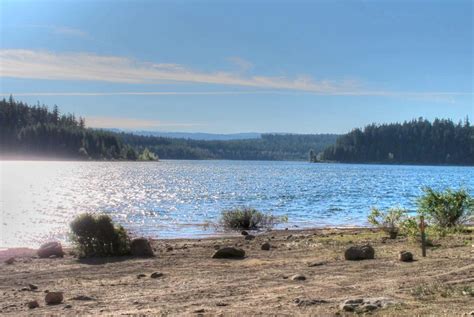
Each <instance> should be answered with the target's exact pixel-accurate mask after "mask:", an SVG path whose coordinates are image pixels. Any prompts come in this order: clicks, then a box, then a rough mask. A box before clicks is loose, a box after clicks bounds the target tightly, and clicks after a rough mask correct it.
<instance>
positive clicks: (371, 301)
mask: <svg viewBox="0 0 474 317" xmlns="http://www.w3.org/2000/svg"><path fill="white" fill-rule="evenodd" d="M395 304H396V302H395V301H394V300H392V299H389V298H385V297H378V298H356V299H348V300H345V301H344V302H342V303H341V305H340V306H339V308H340V309H341V310H343V311H348V312H356V313H366V312H371V311H374V310H376V309H379V308H386V307H388V306H391V305H395Z"/></svg>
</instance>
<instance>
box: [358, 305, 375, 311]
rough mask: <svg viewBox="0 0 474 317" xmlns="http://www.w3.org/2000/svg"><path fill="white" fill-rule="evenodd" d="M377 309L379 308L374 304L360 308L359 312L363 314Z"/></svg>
mask: <svg viewBox="0 0 474 317" xmlns="http://www.w3.org/2000/svg"><path fill="white" fill-rule="evenodd" d="M377 308H379V306H377V305H374V304H366V305H363V306H362V307H361V310H362V311H364V312H369V311H373V310H376V309H377Z"/></svg>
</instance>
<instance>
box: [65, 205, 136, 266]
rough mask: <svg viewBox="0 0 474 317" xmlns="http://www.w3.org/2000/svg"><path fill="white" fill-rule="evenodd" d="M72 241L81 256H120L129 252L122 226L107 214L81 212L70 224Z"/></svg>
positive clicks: (128, 243)
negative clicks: (117, 224) (114, 222)
mask: <svg viewBox="0 0 474 317" xmlns="http://www.w3.org/2000/svg"><path fill="white" fill-rule="evenodd" d="M70 227H71V231H72V241H73V242H74V243H75V245H76V248H77V249H78V252H79V255H80V256H82V257H91V256H121V255H126V254H128V253H129V252H130V239H129V237H128V234H127V232H126V231H125V229H124V228H123V227H122V226H115V225H114V224H113V222H112V219H111V218H110V217H109V216H107V215H97V216H94V215H92V214H88V213H86V214H81V215H79V216H77V217H76V218H75V219H74V220H73V221H72V222H71V224H70Z"/></svg>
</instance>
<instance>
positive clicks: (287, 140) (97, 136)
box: [0, 97, 337, 160]
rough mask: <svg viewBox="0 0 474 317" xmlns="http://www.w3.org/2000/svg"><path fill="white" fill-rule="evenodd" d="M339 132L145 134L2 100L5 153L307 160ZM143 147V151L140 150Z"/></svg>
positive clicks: (106, 157)
mask: <svg viewBox="0 0 474 317" xmlns="http://www.w3.org/2000/svg"><path fill="white" fill-rule="evenodd" d="M336 138H337V135H332V134H328V135H325V134H324V135H296V134H295V135H292V134H285V135H279V134H265V135H262V136H261V138H256V139H246V140H227V141H206V140H191V139H174V138H166V137H155V136H141V135H134V134H126V133H117V132H112V131H104V130H97V129H89V128H86V122H85V120H84V119H83V118H76V117H75V116H74V115H72V114H64V115H61V114H60V111H59V109H58V108H57V107H56V106H55V107H54V108H53V110H48V108H47V107H46V106H44V105H42V106H40V105H36V106H29V105H27V104H25V103H22V102H17V101H15V100H13V98H12V97H10V99H9V100H5V99H3V100H1V101H0V148H1V152H0V153H1V154H2V157H3V158H8V157H10V158H15V157H32V158H33V157H42V158H48V157H50V158H69V159H94V160H137V159H139V160H153V159H154V156H155V155H158V156H159V157H160V158H164V159H231V160H307V159H308V153H309V151H310V149H312V150H314V151H315V152H321V151H323V150H324V149H325V148H326V147H327V146H329V145H331V144H334V142H335V141H336ZM138 153H141V154H138Z"/></svg>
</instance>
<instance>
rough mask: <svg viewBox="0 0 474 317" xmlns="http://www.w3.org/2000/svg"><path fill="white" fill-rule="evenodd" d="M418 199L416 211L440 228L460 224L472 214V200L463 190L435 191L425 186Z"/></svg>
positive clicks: (473, 210) (473, 213) (473, 204)
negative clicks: (422, 193)
mask: <svg viewBox="0 0 474 317" xmlns="http://www.w3.org/2000/svg"><path fill="white" fill-rule="evenodd" d="M423 191H424V195H423V196H421V197H420V198H419V199H418V212H419V213H420V214H421V215H426V216H427V218H428V220H429V221H430V222H432V223H433V224H434V225H436V226H439V227H440V228H453V227H456V226H459V225H462V224H463V223H464V222H465V221H467V220H469V219H470V218H471V217H472V216H473V215H474V200H473V199H472V198H471V197H470V195H469V193H468V192H467V191H466V190H464V189H461V190H458V191H454V190H452V189H449V188H448V189H447V190H445V191H436V190H433V189H432V188H429V187H426V188H424V189H423Z"/></svg>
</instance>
